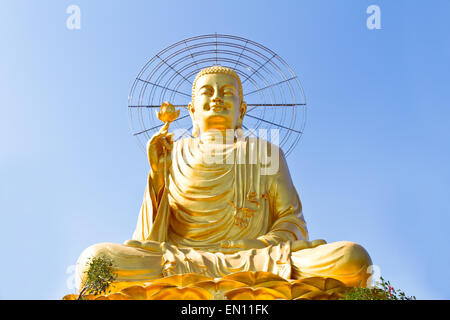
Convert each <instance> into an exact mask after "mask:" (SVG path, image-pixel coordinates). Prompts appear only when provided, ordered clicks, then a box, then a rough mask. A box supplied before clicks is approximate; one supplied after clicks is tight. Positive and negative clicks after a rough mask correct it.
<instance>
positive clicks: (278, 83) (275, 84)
mask: <svg viewBox="0 0 450 320" xmlns="http://www.w3.org/2000/svg"><path fill="white" fill-rule="evenodd" d="M295 78H297V76H295V77H292V78H289V79H286V80H283V81H280V82H277V83H274V84H271V85H270V86H267V87H264V88H261V89H258V90H254V91H251V92H249V93H246V94H244V97H245V96H248V95H251V94H253V93H255V92H258V91H261V90H265V89H268V88H271V87H273V86H277V85H280V84H282V83H285V82H288V81H291V80H294V79H295Z"/></svg>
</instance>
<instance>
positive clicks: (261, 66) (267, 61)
mask: <svg viewBox="0 0 450 320" xmlns="http://www.w3.org/2000/svg"><path fill="white" fill-rule="evenodd" d="M276 56H277V55H276V54H274V55H273V56H272V57H271V58H270V59H267V60H266V62H264V64H262V65H260V66H259V68H258V69H256V70H255V71H253V73H252V74H251V75H249V76H248V77H247V78H245V80H244V81H242V84H244V83H245V82H246V81H247V80H248V79H249V78H251V77H252V76H253V75H254V74H255V73H257V72H258V71H259V70H260V69H261V68H263V67H264V66H265V65H266V64H268V63H269V62H270V60H272V59H273V58H275V57H276Z"/></svg>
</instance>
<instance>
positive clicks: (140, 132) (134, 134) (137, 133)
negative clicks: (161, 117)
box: [133, 114, 189, 136]
mask: <svg viewBox="0 0 450 320" xmlns="http://www.w3.org/2000/svg"><path fill="white" fill-rule="evenodd" d="M187 117H189V115H188V114H187V115H185V116H182V117H181V118H178V119H176V120H174V121H173V122H172V123H174V122H177V121H178V120H181V119H184V118H187ZM163 125H164V123H162V124H159V125H157V126H154V127H151V128H149V129H145V130H142V131H139V132H136V133H133V136H137V135H139V134H142V133H145V132H148V131H152V130H153V129H156V128H159V127H162V126H163Z"/></svg>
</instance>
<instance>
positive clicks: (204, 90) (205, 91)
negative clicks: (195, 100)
mask: <svg viewBox="0 0 450 320" xmlns="http://www.w3.org/2000/svg"><path fill="white" fill-rule="evenodd" d="M200 94H201V95H207V96H210V95H212V90H211V89H209V88H202V89H200Z"/></svg>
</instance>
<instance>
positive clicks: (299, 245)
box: [291, 239, 327, 251]
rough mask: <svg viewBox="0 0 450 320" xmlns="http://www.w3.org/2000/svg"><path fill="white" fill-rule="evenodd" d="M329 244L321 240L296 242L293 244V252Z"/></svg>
mask: <svg viewBox="0 0 450 320" xmlns="http://www.w3.org/2000/svg"><path fill="white" fill-rule="evenodd" d="M326 243H327V242H326V241H325V240H322V239H319V240H313V241H307V240H296V241H294V242H292V243H291V251H299V250H303V249H311V248H315V247H318V246H320V245H322V244H326Z"/></svg>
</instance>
